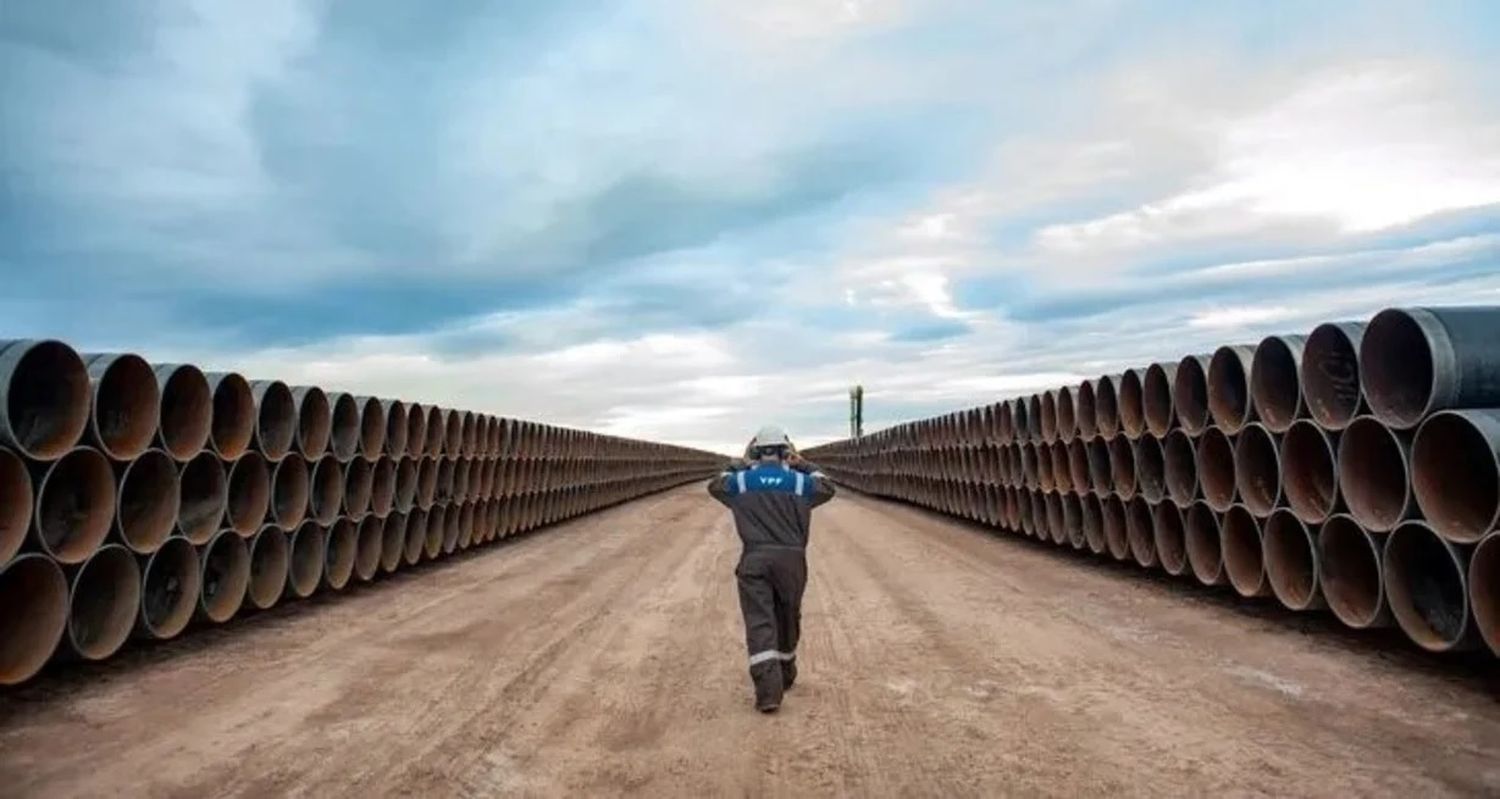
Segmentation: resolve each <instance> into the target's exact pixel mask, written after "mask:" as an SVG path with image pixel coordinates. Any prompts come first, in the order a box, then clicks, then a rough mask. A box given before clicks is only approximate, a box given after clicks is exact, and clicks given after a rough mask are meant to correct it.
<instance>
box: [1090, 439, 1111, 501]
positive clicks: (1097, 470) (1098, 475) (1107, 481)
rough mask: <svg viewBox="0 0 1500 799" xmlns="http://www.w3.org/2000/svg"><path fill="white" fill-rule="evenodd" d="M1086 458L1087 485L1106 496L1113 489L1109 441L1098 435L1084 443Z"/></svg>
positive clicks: (1100, 494) (1096, 492)
mask: <svg viewBox="0 0 1500 799" xmlns="http://www.w3.org/2000/svg"><path fill="white" fill-rule="evenodd" d="M1086 448H1087V453H1086V457H1087V458H1088V475H1089V485H1090V486H1092V487H1093V489H1094V493H1095V494H1098V495H1099V496H1101V497H1104V496H1107V495H1108V494H1109V493H1110V492H1112V491H1114V485H1115V480H1114V474H1113V472H1112V471H1111V468H1110V462H1109V442H1108V441H1106V440H1105V439H1104V438H1102V437H1100V436H1095V437H1094V438H1093V439H1091V440H1090V441H1089V442H1088V444H1087V445H1086Z"/></svg>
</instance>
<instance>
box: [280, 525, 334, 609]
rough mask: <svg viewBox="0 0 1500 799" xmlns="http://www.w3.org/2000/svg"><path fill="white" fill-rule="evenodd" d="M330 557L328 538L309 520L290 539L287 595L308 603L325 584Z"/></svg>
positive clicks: (320, 528)
mask: <svg viewBox="0 0 1500 799" xmlns="http://www.w3.org/2000/svg"><path fill="white" fill-rule="evenodd" d="M326 557H328V536H327V533H325V532H324V531H323V528H322V527H319V526H318V523H317V522H315V521H313V520H311V519H308V520H307V521H305V522H303V523H302V524H301V525H300V526H298V527H297V530H296V532H294V533H292V538H291V561H290V563H289V564H288V566H287V575H286V595H287V596H290V597H293V598H296V599H306V598H307V597H310V596H312V595H313V592H314V591H317V590H318V585H319V584H320V583H321V582H322V580H323V560H324V558H326Z"/></svg>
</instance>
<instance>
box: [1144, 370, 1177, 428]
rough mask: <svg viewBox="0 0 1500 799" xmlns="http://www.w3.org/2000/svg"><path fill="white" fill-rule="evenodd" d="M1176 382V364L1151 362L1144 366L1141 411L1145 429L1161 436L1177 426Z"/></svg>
mask: <svg viewBox="0 0 1500 799" xmlns="http://www.w3.org/2000/svg"><path fill="white" fill-rule="evenodd" d="M1176 382H1177V364H1174V363H1153V364H1151V366H1149V367H1147V368H1146V376H1145V378H1144V379H1143V380H1142V381H1141V412H1142V415H1143V416H1145V418H1146V429H1147V430H1148V431H1150V433H1151V434H1152V435H1154V436H1156V437H1157V438H1163V437H1165V436H1166V435H1167V433H1168V432H1170V431H1171V430H1172V428H1174V427H1176V426H1177V405H1176V400H1175V398H1174V396H1173V388H1174V386H1175V384H1176Z"/></svg>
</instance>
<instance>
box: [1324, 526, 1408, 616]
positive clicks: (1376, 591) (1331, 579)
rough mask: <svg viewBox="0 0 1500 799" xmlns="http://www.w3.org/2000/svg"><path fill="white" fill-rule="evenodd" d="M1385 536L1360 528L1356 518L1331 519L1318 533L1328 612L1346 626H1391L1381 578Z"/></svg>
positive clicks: (1383, 582) (1383, 581)
mask: <svg viewBox="0 0 1500 799" xmlns="http://www.w3.org/2000/svg"><path fill="white" fill-rule="evenodd" d="M1384 546H1385V536H1383V535H1377V534H1372V533H1370V532H1369V531H1368V530H1366V529H1365V528H1363V527H1360V526H1359V522H1357V521H1355V520H1354V517H1353V516H1350V515H1348V514H1345V513H1340V514H1338V515H1336V516H1331V517H1329V519H1328V521H1326V522H1324V523H1323V526H1322V528H1321V529H1319V530H1318V567H1319V568H1318V581H1319V587H1320V588H1321V589H1322V591H1323V598H1324V599H1325V600H1326V601H1327V602H1328V609H1329V610H1332V611H1333V615H1334V616H1337V617H1338V620H1339V621H1341V622H1343V623H1344V624H1345V625H1347V626H1349V627H1351V628H1353V629H1356V630H1364V629H1369V628H1372V627H1386V626H1389V625H1390V623H1391V612H1390V607H1389V606H1388V605H1387V604H1386V600H1385V580H1384V578H1383V577H1382V576H1381V568H1380V558H1381V550H1382V549H1383V548H1384Z"/></svg>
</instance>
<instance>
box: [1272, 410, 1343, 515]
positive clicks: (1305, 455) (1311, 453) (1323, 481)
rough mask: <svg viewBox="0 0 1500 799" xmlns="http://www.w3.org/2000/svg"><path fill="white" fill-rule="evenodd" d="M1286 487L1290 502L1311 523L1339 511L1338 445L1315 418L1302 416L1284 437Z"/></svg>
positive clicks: (1283, 477) (1284, 481)
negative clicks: (1313, 419) (1303, 417)
mask: <svg viewBox="0 0 1500 799" xmlns="http://www.w3.org/2000/svg"><path fill="white" fill-rule="evenodd" d="M1281 463H1282V490H1283V491H1284V492H1285V494H1286V502H1287V505H1288V506H1289V507H1290V508H1291V509H1292V512H1293V513H1295V514H1297V518H1299V519H1301V520H1302V521H1303V522H1305V523H1307V524H1319V523H1321V522H1322V521H1323V520H1325V519H1327V518H1328V517H1329V516H1332V515H1333V514H1334V513H1336V512H1337V511H1338V506H1339V474H1338V448H1337V447H1336V446H1335V443H1334V439H1333V437H1331V436H1330V435H1329V434H1328V433H1326V432H1324V431H1323V429H1322V428H1321V427H1318V425H1317V423H1316V422H1314V421H1312V420H1311V419H1299V420H1297V422H1296V423H1294V424H1293V425H1292V426H1291V429H1289V430H1287V432H1286V435H1285V436H1284V437H1283V438H1282V439H1281Z"/></svg>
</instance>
